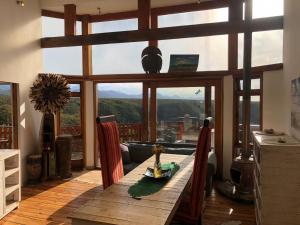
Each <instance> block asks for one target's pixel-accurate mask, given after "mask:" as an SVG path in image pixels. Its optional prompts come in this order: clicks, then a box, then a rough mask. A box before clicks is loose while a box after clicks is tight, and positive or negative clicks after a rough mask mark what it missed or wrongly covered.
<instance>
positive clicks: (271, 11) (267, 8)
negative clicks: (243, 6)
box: [253, 0, 283, 18]
mask: <svg viewBox="0 0 300 225" xmlns="http://www.w3.org/2000/svg"><path fill="white" fill-rule="evenodd" d="M282 15H283V0H253V18H262V17H271V16H282Z"/></svg>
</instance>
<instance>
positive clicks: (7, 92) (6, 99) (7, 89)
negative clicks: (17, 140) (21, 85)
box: [0, 84, 13, 149]
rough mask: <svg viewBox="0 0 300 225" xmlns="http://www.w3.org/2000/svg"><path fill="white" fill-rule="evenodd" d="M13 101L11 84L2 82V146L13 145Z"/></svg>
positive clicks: (0, 133) (0, 134)
mask: <svg viewBox="0 0 300 225" xmlns="http://www.w3.org/2000/svg"><path fill="white" fill-rule="evenodd" d="M12 109H13V102H12V87H11V85H10V84H0V148H1V149H6V148H8V149H10V148H12V147H13V114H12Z"/></svg>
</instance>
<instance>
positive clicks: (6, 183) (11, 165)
mask: <svg viewBox="0 0 300 225" xmlns="http://www.w3.org/2000/svg"><path fill="white" fill-rule="evenodd" d="M0 168H1V169H0V187H1V188H0V190H1V191H0V218H2V217H4V216H5V215H7V214H8V213H9V212H11V211H12V210H13V209H15V208H17V207H18V206H19V202H20V200H21V185H20V175H21V174H20V173H21V171H20V151H19V150H14V149H0Z"/></svg>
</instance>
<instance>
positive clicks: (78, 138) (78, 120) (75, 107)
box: [58, 83, 84, 169]
mask: <svg viewBox="0 0 300 225" xmlns="http://www.w3.org/2000/svg"><path fill="white" fill-rule="evenodd" d="M70 89H71V99H70V101H69V102H68V103H67V105H65V106H64V108H63V110H62V111H61V112H60V113H59V114H58V120H59V123H58V125H59V126H58V129H59V134H60V135H71V136H72V166H73V168H74V169H76V167H82V166H83V163H84V162H83V152H84V141H83V139H84V136H83V127H82V124H83V119H82V116H83V115H82V113H83V108H82V86H81V84H80V83H73V84H70Z"/></svg>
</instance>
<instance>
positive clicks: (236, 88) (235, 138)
mask: <svg viewBox="0 0 300 225" xmlns="http://www.w3.org/2000/svg"><path fill="white" fill-rule="evenodd" d="M242 79H243V78H242V77H241V76H237V77H235V78H234V79H233V126H232V129H233V132H232V149H233V151H232V158H233V159H234V158H235V157H237V156H238V155H237V149H238V148H241V147H242V143H240V142H239V116H240V115H239V98H240V97H242V96H243V90H241V89H240V81H241V80H242ZM252 79H260V89H252V90H251V93H250V95H251V97H252V96H259V97H260V104H259V105H260V112H259V113H260V121H259V123H260V130H261V129H262V128H263V72H260V73H255V74H252V76H251V80H252Z"/></svg>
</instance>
